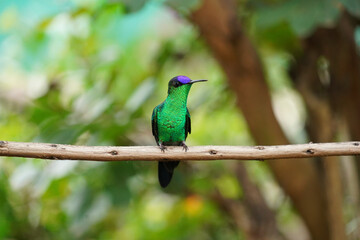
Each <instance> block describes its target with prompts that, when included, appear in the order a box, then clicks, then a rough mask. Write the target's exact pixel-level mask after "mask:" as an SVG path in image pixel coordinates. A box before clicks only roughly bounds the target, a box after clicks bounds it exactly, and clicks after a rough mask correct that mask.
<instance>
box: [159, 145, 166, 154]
mask: <svg viewBox="0 0 360 240" xmlns="http://www.w3.org/2000/svg"><path fill="white" fill-rule="evenodd" d="M159 147H160V150H161V151H162V152H163V153H164V152H165V150H167V148H166V147H165V146H164V145H163V144H162V143H160V145H159Z"/></svg>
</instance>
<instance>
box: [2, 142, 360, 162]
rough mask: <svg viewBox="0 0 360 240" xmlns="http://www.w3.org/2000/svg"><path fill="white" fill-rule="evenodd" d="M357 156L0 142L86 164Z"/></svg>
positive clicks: (335, 147) (8, 150) (17, 152)
mask: <svg viewBox="0 0 360 240" xmlns="http://www.w3.org/2000/svg"><path fill="white" fill-rule="evenodd" d="M340 155H360V141H359V142H339V143H308V144H294V145H277V146H194V147H189V150H188V151H187V152H184V151H183V150H182V147H168V150H167V151H165V152H164V153H163V152H161V151H160V149H159V148H158V147H155V146H128V147H117V146H75V145H64V144H51V143H30V142H6V141H0V156H8V157H27V158H41V159H51V160H88V161H192V160H226V159H234V160H271V159H286V158H308V157H317V156H340Z"/></svg>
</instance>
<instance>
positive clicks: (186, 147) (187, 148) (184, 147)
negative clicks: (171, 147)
mask: <svg viewBox="0 0 360 240" xmlns="http://www.w3.org/2000/svg"><path fill="white" fill-rule="evenodd" d="M182 147H183V150H185V152H187V151H188V150H189V147H188V146H186V144H185V142H182Z"/></svg>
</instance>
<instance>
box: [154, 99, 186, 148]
mask: <svg viewBox="0 0 360 240" xmlns="http://www.w3.org/2000/svg"><path fill="white" fill-rule="evenodd" d="M185 119H186V106H185V105H184V106H172V105H171V104H166V103H165V104H164V107H163V109H162V111H161V112H159V113H158V132H159V141H160V142H164V143H176V142H181V141H184V140H185Z"/></svg>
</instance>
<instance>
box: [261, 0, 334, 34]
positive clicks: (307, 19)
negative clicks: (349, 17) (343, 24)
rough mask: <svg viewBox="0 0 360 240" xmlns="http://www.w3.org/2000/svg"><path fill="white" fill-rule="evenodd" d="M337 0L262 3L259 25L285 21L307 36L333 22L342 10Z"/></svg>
mask: <svg viewBox="0 0 360 240" xmlns="http://www.w3.org/2000/svg"><path fill="white" fill-rule="evenodd" d="M338 4H339V2H338V1H337V0H319V1H311V0H306V1H304V0H290V1H284V2H280V3H278V2H275V3H272V4H266V5H260V6H261V7H258V9H257V16H258V26H259V27H261V28H268V27H270V26H274V25H277V24H281V23H283V22H285V23H287V24H289V26H290V27H291V29H292V30H293V31H294V32H295V33H296V35H298V36H307V35H309V34H310V33H311V32H313V31H314V29H315V28H316V27H318V26H321V25H322V26H324V25H330V24H333V23H334V22H335V21H336V20H337V18H338V17H339V14H340V11H339V8H338Z"/></svg>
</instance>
